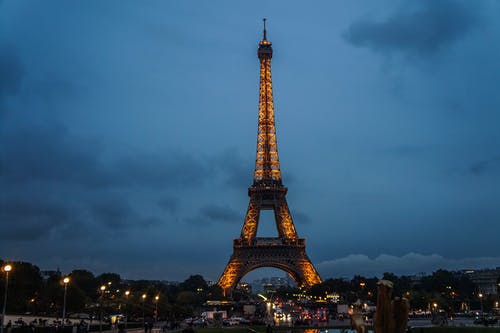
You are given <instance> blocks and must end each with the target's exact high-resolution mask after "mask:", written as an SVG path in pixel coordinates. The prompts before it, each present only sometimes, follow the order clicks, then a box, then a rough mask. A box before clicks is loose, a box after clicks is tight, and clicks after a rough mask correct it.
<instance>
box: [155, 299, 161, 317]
mask: <svg viewBox="0 0 500 333" xmlns="http://www.w3.org/2000/svg"><path fill="white" fill-rule="evenodd" d="M159 299H160V295H156V296H155V321H158V300H159Z"/></svg>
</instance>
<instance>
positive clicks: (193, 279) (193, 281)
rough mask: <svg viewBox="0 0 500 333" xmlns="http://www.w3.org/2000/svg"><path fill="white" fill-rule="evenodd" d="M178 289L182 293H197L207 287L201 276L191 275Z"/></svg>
mask: <svg viewBox="0 0 500 333" xmlns="http://www.w3.org/2000/svg"><path fill="white" fill-rule="evenodd" d="M179 287H180V289H181V290H184V291H199V289H202V290H205V289H207V287H208V285H207V282H206V281H205V279H204V278H203V276H201V275H191V276H190V277H188V278H187V279H186V280H185V281H184V282H182V283H181V284H180V286H179Z"/></svg>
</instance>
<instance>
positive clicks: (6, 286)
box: [0, 264, 12, 333]
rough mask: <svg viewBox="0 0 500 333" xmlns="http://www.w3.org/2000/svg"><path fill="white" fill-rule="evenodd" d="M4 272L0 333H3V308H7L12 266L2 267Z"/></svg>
mask: <svg viewBox="0 0 500 333" xmlns="http://www.w3.org/2000/svg"><path fill="white" fill-rule="evenodd" d="M2 270H3V271H4V272H5V294H4V296H3V310H2V320H1V321H0V333H3V321H4V318H5V308H6V307H7V289H8V288H9V272H10V271H11V270H12V265H9V264H7V265H5V266H3V267H2Z"/></svg>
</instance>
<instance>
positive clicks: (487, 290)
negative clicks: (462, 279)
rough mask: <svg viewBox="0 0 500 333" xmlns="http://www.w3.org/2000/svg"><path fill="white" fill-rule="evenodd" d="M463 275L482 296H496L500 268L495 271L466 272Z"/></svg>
mask: <svg viewBox="0 0 500 333" xmlns="http://www.w3.org/2000/svg"><path fill="white" fill-rule="evenodd" d="M464 274H465V275H466V276H467V277H468V278H469V279H470V280H471V281H472V283H474V285H475V286H476V287H477V289H478V290H479V291H480V292H481V293H483V294H492V295H496V294H498V289H499V287H500V286H499V285H498V283H499V282H498V281H499V278H500V267H497V268H496V269H481V270H468V271H465V272H464Z"/></svg>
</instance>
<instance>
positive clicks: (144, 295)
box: [142, 294, 148, 327]
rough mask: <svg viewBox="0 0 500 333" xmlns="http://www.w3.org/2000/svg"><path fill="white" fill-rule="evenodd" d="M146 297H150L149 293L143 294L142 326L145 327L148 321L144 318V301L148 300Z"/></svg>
mask: <svg viewBox="0 0 500 333" xmlns="http://www.w3.org/2000/svg"><path fill="white" fill-rule="evenodd" d="M146 297H148V295H146V294H142V326H143V327H144V325H145V323H146V321H145V319H144V302H145V301H146Z"/></svg>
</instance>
